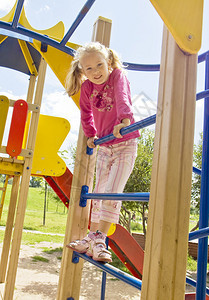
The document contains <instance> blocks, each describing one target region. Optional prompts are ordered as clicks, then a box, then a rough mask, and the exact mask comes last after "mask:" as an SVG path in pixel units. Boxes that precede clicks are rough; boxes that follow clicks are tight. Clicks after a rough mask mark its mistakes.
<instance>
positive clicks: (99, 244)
mask: <svg viewBox="0 0 209 300" xmlns="http://www.w3.org/2000/svg"><path fill="white" fill-rule="evenodd" d="M92 250H93V260H95V261H101V262H112V254H111V252H110V251H108V250H107V249H106V244H105V241H104V240H103V239H98V238H97V239H95V240H94V241H93V249H92Z"/></svg>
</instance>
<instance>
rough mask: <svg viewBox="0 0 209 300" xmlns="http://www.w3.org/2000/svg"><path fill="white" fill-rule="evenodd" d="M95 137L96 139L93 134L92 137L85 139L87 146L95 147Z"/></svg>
mask: <svg viewBox="0 0 209 300" xmlns="http://www.w3.org/2000/svg"><path fill="white" fill-rule="evenodd" d="M95 139H96V137H95V136H92V137H90V138H88V139H87V146H88V147H89V148H95V147H96V145H95V144H94V140H95Z"/></svg>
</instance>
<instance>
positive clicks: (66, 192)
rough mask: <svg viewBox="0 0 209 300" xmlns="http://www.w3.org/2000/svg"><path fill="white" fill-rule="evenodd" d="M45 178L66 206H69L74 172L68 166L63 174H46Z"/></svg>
mask: <svg viewBox="0 0 209 300" xmlns="http://www.w3.org/2000/svg"><path fill="white" fill-rule="evenodd" d="M44 178H45V180H46V181H47V182H48V184H49V185H50V186H51V187H52V189H53V190H54V191H55V193H56V194H57V196H58V197H59V198H60V200H61V201H62V202H63V203H64V205H65V206H66V207H68V206H69V199H70V191H71V185H72V180H73V174H72V173H71V172H70V170H69V169H68V168H66V171H65V173H64V174H63V175H62V176H59V177H56V176H44Z"/></svg>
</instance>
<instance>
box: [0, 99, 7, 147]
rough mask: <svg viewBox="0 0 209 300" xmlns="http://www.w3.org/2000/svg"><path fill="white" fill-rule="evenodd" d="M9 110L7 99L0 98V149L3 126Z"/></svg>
mask: <svg viewBox="0 0 209 300" xmlns="http://www.w3.org/2000/svg"><path fill="white" fill-rule="evenodd" d="M8 109H9V99H8V98H7V97H6V96H0V116H1V118H0V147H1V143H2V139H3V135H4V129H5V124H6V120H7V114H8Z"/></svg>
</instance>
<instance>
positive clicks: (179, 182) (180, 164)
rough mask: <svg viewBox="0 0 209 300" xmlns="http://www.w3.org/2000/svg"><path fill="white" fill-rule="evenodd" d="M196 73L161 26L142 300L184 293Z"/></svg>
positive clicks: (192, 58)
mask: <svg viewBox="0 0 209 300" xmlns="http://www.w3.org/2000/svg"><path fill="white" fill-rule="evenodd" d="M196 74H197V56H196V55H188V54H185V53H183V52H182V51H181V50H180V48H179V47H178V46H177V44H176V43H175V41H174V39H173V37H172V35H171V34H170V33H169V32H168V30H167V29H166V28H165V27H164V33H163V46H162V58H161V70H160V85H159V100H158V101H159V102H158V111H157V122H156V133H155V146H154V158H153V167H152V181H151V192H150V203H149V215H148V230H147V237H146V246H145V261H144V270H143V281H142V294H141V299H142V300H151V299H152V300H153V299H155V300H176V299H178V300H183V299H184V297H185V295H184V294H185V279H186V262H187V247H188V233H189V214H190V199H191V178H192V161H193V143H194V121H195V103H196Z"/></svg>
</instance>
